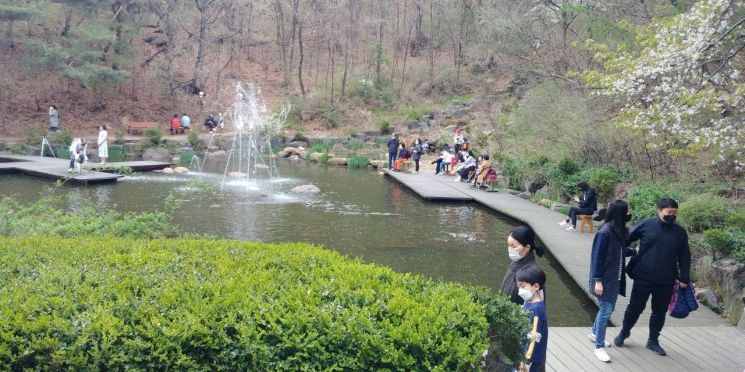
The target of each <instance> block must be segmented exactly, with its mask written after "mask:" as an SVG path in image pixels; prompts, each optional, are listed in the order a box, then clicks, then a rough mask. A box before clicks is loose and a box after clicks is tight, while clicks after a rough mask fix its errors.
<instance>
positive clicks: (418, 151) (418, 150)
mask: <svg viewBox="0 0 745 372" xmlns="http://www.w3.org/2000/svg"><path fill="white" fill-rule="evenodd" d="M422 153H424V148H423V147H422V140H420V139H419V138H417V139H416V140H415V141H414V154H413V155H412V156H411V158H412V159H413V160H414V173H419V159H421V158H422Z"/></svg>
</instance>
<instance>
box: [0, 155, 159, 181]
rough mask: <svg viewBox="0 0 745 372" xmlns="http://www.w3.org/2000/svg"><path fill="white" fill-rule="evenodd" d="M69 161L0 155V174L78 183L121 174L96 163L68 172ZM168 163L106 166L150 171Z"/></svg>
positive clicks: (143, 162)
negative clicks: (23, 175) (109, 171)
mask: <svg viewBox="0 0 745 372" xmlns="http://www.w3.org/2000/svg"><path fill="white" fill-rule="evenodd" d="M69 163H70V161H69V160H65V159H57V158H49V157H43V158H42V157H39V156H27V155H0V174H3V173H21V174H25V175H29V176H35V177H42V178H47V179H51V180H59V179H65V178H68V179H69V181H70V182H74V183H80V184H94V183H108V182H116V181H117V180H118V179H119V178H122V177H123V176H122V175H121V174H116V173H107V172H105V171H97V169H99V165H98V164H91V163H89V164H86V165H85V166H84V170H83V172H82V173H80V174H78V173H69V172H67V168H68V166H69ZM171 165H172V164H170V163H161V162H155V161H131V162H114V163H106V167H107V168H122V167H129V168H131V169H132V170H134V171H140V172H145V171H151V170H156V169H163V168H166V167H169V166H171Z"/></svg>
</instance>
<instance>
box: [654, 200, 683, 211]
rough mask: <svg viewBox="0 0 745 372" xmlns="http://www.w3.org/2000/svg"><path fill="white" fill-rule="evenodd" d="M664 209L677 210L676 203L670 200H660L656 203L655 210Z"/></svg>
mask: <svg viewBox="0 0 745 372" xmlns="http://www.w3.org/2000/svg"><path fill="white" fill-rule="evenodd" d="M665 208H675V209H678V202H676V201H675V200H673V199H671V198H662V199H660V200H658V201H657V210H663V209H665Z"/></svg>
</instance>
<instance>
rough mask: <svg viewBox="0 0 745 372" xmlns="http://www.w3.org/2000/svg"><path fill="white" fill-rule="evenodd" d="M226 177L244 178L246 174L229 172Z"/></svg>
mask: <svg viewBox="0 0 745 372" xmlns="http://www.w3.org/2000/svg"><path fill="white" fill-rule="evenodd" d="M228 177H235V178H245V177H246V174H245V173H243V172H230V173H228Z"/></svg>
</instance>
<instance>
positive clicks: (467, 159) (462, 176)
mask: <svg viewBox="0 0 745 372" xmlns="http://www.w3.org/2000/svg"><path fill="white" fill-rule="evenodd" d="M464 152H465V151H464ZM475 170H476V159H474V158H473V152H471V150H468V152H465V156H464V158H463V167H462V168H461V169H460V170H459V171H458V177H455V182H458V181H460V180H468V173H469V172H473V171H475Z"/></svg>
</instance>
